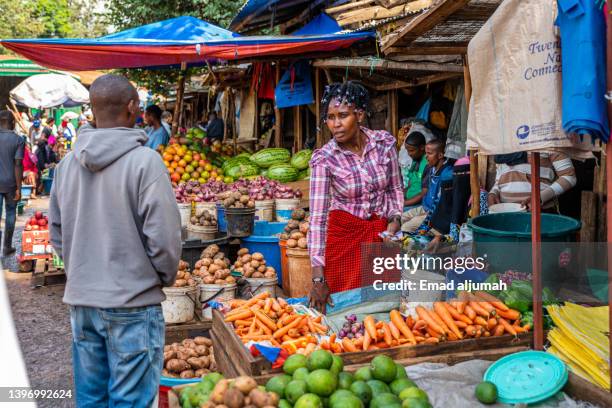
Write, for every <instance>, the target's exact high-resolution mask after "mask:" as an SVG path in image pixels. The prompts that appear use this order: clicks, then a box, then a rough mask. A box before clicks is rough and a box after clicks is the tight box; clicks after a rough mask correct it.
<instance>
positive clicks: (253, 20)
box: [229, 0, 325, 32]
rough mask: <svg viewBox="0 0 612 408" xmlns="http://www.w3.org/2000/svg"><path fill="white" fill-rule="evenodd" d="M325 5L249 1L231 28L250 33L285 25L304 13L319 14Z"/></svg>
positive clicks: (300, 0) (294, 0)
mask: <svg viewBox="0 0 612 408" xmlns="http://www.w3.org/2000/svg"><path fill="white" fill-rule="evenodd" d="M323 3H325V1H323V0H314V1H313V0H290V1H283V0H247V1H246V2H245V3H244V5H243V6H242V8H241V9H240V10H239V11H238V14H236V16H234V18H233V20H232V22H231V23H230V26H229V28H230V29H231V30H234V31H237V32H243V31H247V32H248V31H253V30H257V29H259V28H263V27H266V26H268V27H269V26H270V25H277V24H281V23H285V22H287V21H288V20H290V19H293V18H295V17H296V16H298V15H300V14H302V13H308V12H312V13H314V14H317V13H316V11H317V10H318V9H319V8H320V6H321V5H322V4H323ZM303 17H306V15H304V16H303ZM304 20H305V18H302V21H304Z"/></svg>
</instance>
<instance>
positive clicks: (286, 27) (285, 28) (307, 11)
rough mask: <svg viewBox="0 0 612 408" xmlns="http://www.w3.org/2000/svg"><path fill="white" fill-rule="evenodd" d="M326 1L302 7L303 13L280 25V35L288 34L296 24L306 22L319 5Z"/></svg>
mask: <svg viewBox="0 0 612 408" xmlns="http://www.w3.org/2000/svg"><path fill="white" fill-rule="evenodd" d="M326 1H327V0H314V1H311V2H310V4H308V6H307V7H304V11H302V12H301V13H300V14H298V15H297V16H295V17H293V18H291V19H289V20H287V21H286V22H284V23H282V24H280V30H281V33H287V32H290V31H291V30H292V29H293V27H294V26H296V25H298V24H303V23H304V21H306V20H307V19H308V17H309V16H310V15H312V14H313V11H314V10H316V9H317V8H318V7H319V6H320V5H321V4H323V3H325V2H326Z"/></svg>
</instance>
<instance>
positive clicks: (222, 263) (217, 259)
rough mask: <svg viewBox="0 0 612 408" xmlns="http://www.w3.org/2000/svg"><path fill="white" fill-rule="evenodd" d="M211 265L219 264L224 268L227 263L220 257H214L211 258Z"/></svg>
mask: <svg viewBox="0 0 612 408" xmlns="http://www.w3.org/2000/svg"><path fill="white" fill-rule="evenodd" d="M213 265H217V266H220V267H222V268H225V267H226V266H227V265H226V264H225V261H224V260H223V259H221V258H216V259H214V260H213Z"/></svg>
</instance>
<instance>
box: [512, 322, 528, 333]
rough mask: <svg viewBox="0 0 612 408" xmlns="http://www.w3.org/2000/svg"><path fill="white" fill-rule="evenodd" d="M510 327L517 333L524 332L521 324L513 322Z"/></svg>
mask: <svg viewBox="0 0 612 408" xmlns="http://www.w3.org/2000/svg"><path fill="white" fill-rule="evenodd" d="M512 327H513V328H514V330H516V332H517V333H525V332H526V330H525V329H523V328H522V327H521V326H518V325H515V324H513V325H512Z"/></svg>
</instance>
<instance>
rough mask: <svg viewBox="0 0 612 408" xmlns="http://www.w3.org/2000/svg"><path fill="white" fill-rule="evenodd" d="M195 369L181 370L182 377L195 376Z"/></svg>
mask: <svg viewBox="0 0 612 408" xmlns="http://www.w3.org/2000/svg"><path fill="white" fill-rule="evenodd" d="M195 376H196V375H195V371H193V370H185V371H182V372H181V375H180V377H181V378H195Z"/></svg>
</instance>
